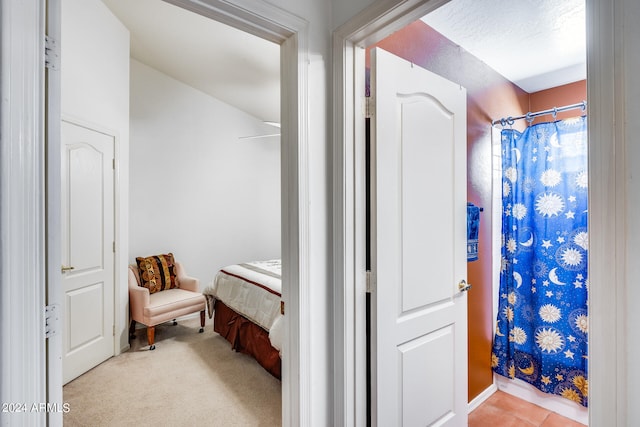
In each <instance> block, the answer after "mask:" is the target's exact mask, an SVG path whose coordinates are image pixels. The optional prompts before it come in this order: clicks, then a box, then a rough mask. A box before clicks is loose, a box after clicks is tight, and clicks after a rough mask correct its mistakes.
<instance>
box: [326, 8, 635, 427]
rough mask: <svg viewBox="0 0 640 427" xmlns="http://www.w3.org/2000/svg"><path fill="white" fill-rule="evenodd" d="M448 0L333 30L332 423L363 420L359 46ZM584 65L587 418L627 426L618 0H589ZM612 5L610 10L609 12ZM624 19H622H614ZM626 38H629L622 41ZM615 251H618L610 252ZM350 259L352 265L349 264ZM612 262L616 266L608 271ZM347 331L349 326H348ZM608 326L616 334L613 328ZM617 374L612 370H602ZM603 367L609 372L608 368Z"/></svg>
mask: <svg viewBox="0 0 640 427" xmlns="http://www.w3.org/2000/svg"><path fill="white" fill-rule="evenodd" d="M445 2H446V1H442V0H421V1H418V0H416V1H401V0H379V1H378V2H376V3H375V4H373V5H372V6H371V7H369V8H368V9H366V10H364V11H363V12H361V13H360V14H358V15H357V16H356V17H355V18H353V19H351V20H350V21H349V22H347V23H346V24H345V25H344V26H342V27H340V28H338V29H337V30H336V31H335V32H334V35H333V37H334V40H333V60H334V84H335V86H334V100H333V107H334V115H333V120H334V135H333V137H334V144H333V147H334V158H333V162H334V186H333V191H334V198H333V200H334V211H333V219H334V227H335V229H334V261H333V262H334V298H335V306H334V315H335V318H334V322H335V324H334V335H335V341H334V356H335V365H334V372H335V379H334V380H335V388H334V409H335V417H334V421H335V424H336V425H363V424H362V423H363V422H364V421H363V420H364V419H365V418H366V415H367V414H366V411H365V412H363V410H362V408H363V400H364V399H365V396H366V382H364V381H363V378H362V375H361V373H360V372H361V368H360V367H361V366H362V365H363V364H364V361H365V360H364V358H363V353H364V352H363V347H362V340H360V339H358V337H361V336H364V333H365V329H364V326H365V325H363V324H362V323H361V322H360V321H359V319H360V318H361V313H360V311H361V310H362V306H363V304H361V303H360V302H359V301H358V298H357V295H358V294H359V292H360V289H361V288H362V282H363V279H362V271H361V269H362V262H361V260H362V259H363V256H364V255H363V254H364V252H363V251H364V248H363V239H362V235H361V231H360V229H359V228H358V214H359V207H360V206H361V204H362V200H361V196H359V193H358V192H359V191H361V188H360V185H361V182H360V181H359V180H360V179H361V177H359V175H358V174H359V170H360V166H359V165H360V164H361V163H362V159H361V158H359V157H358V156H359V155H358V153H357V152H356V147H359V146H362V144H363V143H364V141H363V139H362V136H361V132H359V131H358V128H359V126H361V125H359V124H358V120H359V114H358V111H359V110H358V107H357V105H358V100H357V99H358V96H360V94H363V93H364V87H363V86H362V83H361V78H360V76H359V74H362V73H359V72H357V69H356V65H355V64H356V63H357V61H358V55H359V53H358V49H356V46H358V45H364V46H366V45H370V44H372V43H374V42H375V41H378V40H379V39H380V38H382V37H383V36H386V35H388V34H389V33H391V32H392V31H394V30H396V29H398V28H400V27H402V26H403V25H404V24H406V23H408V22H410V21H411V20H414V19H416V18H417V17H419V16H422V15H424V14H426V13H427V12H428V11H429V10H432V9H435V8H437V7H439V6H440V5H442V4H444V3H445ZM586 4H587V34H588V40H587V49H588V53H587V56H588V58H587V70H588V80H587V88H588V99H589V152H590V156H589V158H590V160H589V161H590V164H589V174H590V177H589V180H590V183H589V187H590V195H589V198H590V202H589V203H590V208H589V209H590V218H589V227H590V231H589V233H590V238H591V239H590V240H591V242H592V243H591V244H590V261H589V270H590V271H589V278H590V283H591V288H590V292H591V298H590V301H591V303H590V304H591V305H590V335H591V337H590V344H591V345H590V361H591V362H592V366H591V367H590V382H591V387H590V389H591V394H590V413H589V417H590V424H591V425H625V424H626V421H627V420H626V415H625V414H626V410H627V409H626V386H627V382H626V378H625V367H626V365H625V363H626V359H625V349H626V342H625V340H624V337H625V335H624V334H625V333H626V328H625V327H624V323H623V318H624V316H625V313H626V312H625V310H624V307H625V305H624V295H625V290H626V282H625V280H626V277H624V274H625V273H624V272H625V271H626V260H625V257H624V252H623V250H624V247H625V243H626V240H625V239H626V236H625V228H624V227H625V224H624V214H625V203H624V201H625V199H624V194H625V193H624V192H625V187H624V185H623V184H622V183H624V179H625V173H626V171H625V165H624V163H623V156H622V155H618V156H617V157H616V153H624V148H625V147H624V145H625V141H624V123H623V120H618V121H615V120H614V117H620V118H622V117H624V115H623V113H624V103H623V101H624V98H623V96H622V88H621V85H620V84H618V82H620V81H621V78H622V75H621V74H620V71H618V74H616V70H619V69H621V68H622V65H623V64H621V62H623V60H622V59H621V57H620V56H614V51H615V48H616V46H617V45H616V41H617V42H618V43H619V42H620V39H621V37H622V34H623V31H624V28H623V27H622V26H621V25H618V26H617V27H616V26H615V22H616V21H617V20H620V19H621V17H622V16H624V13H623V10H622V7H620V4H622V0H616V1H614V2H613V5H612V3H611V2H609V1H600V0H586ZM614 12H615V16H614ZM620 22H621V21H620ZM631 43H632V42H631V41H630V42H629V44H631ZM616 255H617V256H616ZM352 266H353V267H352ZM607 266H616V268H607ZM352 329H353V330H352ZM611 331H616V332H615V333H611ZM611 369H613V371H614V372H615V374H614V375H610V374H607V372H611ZM605 370H606V371H605Z"/></svg>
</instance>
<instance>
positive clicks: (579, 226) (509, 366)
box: [491, 117, 589, 406]
mask: <svg viewBox="0 0 640 427" xmlns="http://www.w3.org/2000/svg"><path fill="white" fill-rule="evenodd" d="M501 137H502V262H501V270H500V292H499V295H498V298H499V303H498V316H497V323H496V333H495V336H494V342H493V353H492V355H491V357H492V368H493V370H494V371H495V372H496V373H498V374H500V375H503V376H505V377H508V378H519V379H521V380H523V381H526V382H528V383H530V384H532V385H534V386H535V387H537V388H538V389H540V390H541V391H543V392H546V393H551V394H557V395H560V396H563V397H565V398H568V399H570V400H573V401H575V402H577V403H579V404H581V405H584V406H587V398H588V394H589V392H588V388H589V387H588V379H587V343H588V313H587V291H588V286H589V282H588V278H587V252H588V249H589V241H588V233H587V183H588V180H587V119H586V117H579V118H575V119H568V120H562V121H557V122H553V123H540V124H536V125H533V126H530V127H528V128H527V129H526V130H525V131H524V132H522V133H521V132H519V131H517V130H514V129H504V130H503V131H502V134H501Z"/></svg>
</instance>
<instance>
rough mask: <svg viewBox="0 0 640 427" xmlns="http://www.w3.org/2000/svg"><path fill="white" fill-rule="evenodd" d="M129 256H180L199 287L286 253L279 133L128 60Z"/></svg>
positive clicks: (217, 101)
mask: <svg viewBox="0 0 640 427" xmlns="http://www.w3.org/2000/svg"><path fill="white" fill-rule="evenodd" d="M130 123H131V134H130V141H131V143H130V164H131V170H130V181H129V184H130V185H129V189H130V197H131V198H130V210H129V212H130V216H129V218H130V230H131V233H130V239H129V261H130V262H131V263H135V257H137V256H149V255H155V254H159V253H167V252H173V254H174V256H175V257H176V259H177V260H179V261H181V262H182V263H183V264H184V266H185V268H186V269H187V273H188V274H189V275H190V276H193V277H197V278H199V279H200V287H201V288H202V289H204V287H205V286H206V285H207V284H209V283H210V282H211V280H212V279H213V277H214V275H215V273H216V272H217V271H218V270H219V269H220V268H222V267H224V266H226V265H229V264H235V263H238V262H245V261H254V260H263V259H274V258H279V257H280V142H279V141H280V138H279V137H270V138H263V139H247V140H240V139H238V138H239V137H241V136H248V135H258V134H264V133H274V131H276V132H277V129H275V128H273V127H270V126H267V125H264V124H263V123H262V122H260V121H259V120H257V119H256V118H254V117H252V116H250V115H248V114H246V113H244V112H242V111H240V110H238V109H236V108H234V107H231V106H229V105H227V104H225V103H223V102H221V101H219V100H217V99H216V98H213V97H211V96H209V95H207V94H205V93H203V92H200V91H198V90H196V89H194V88H192V87H190V86H187V85H185V84H184V83H182V82H179V81H177V80H175V79H173V78H171V77H169V76H167V75H165V74H163V73H161V72H159V71H157V70H155V69H153V68H150V67H148V66H147V65H145V64H142V63H141V62H138V61H135V60H132V61H131V122H130Z"/></svg>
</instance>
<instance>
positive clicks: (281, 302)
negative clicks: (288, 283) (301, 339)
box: [280, 301, 284, 316]
mask: <svg viewBox="0 0 640 427" xmlns="http://www.w3.org/2000/svg"><path fill="white" fill-rule="evenodd" d="M280 314H282V315H283V316H284V301H280Z"/></svg>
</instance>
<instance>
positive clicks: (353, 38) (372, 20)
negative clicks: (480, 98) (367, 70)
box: [336, 2, 594, 413]
mask: <svg viewBox="0 0 640 427" xmlns="http://www.w3.org/2000/svg"><path fill="white" fill-rule="evenodd" d="M440 4H441V2H419V4H412V6H413V7H415V8H416V9H421V11H420V12H418V11H416V9H413V10H412V11H411V12H407V11H402V12H398V13H397V14H395V13H394V17H393V18H392V17H390V16H389V15H390V14H391V13H390V14H389V15H385V14H378V15H376V14H375V13H374V12H373V11H365V13H362V14H361V15H360V16H359V17H358V18H359V19H357V20H354V22H353V24H354V26H353V27H352V28H351V30H353V32H350V30H349V29H347V28H346V27H347V26H345V28H341V29H340V31H339V32H338V33H337V36H338V38H341V40H344V41H345V42H346V46H347V48H346V50H342V51H341V52H342V53H343V54H344V52H347V56H346V58H345V59H344V62H339V64H338V66H344V68H345V70H347V73H346V74H345V78H344V80H343V81H342V84H343V87H342V88H341V89H343V90H344V94H345V98H344V99H346V100H347V106H346V107H345V110H344V113H346V114H345V116H346V117H345V119H344V120H345V121H344V122H340V119H339V118H337V121H338V126H344V128H342V129H343V130H345V129H349V130H350V132H352V133H353V135H354V138H353V139H349V138H347V139H346V143H345V144H346V146H345V147H344V151H345V153H347V154H346V156H345V158H344V159H343V160H344V161H345V162H348V161H350V160H351V159H352V158H353V159H354V162H353V164H352V167H353V169H348V170H350V171H353V172H354V173H355V177H354V178H353V179H351V178H348V177H346V176H345V177H343V179H344V180H345V185H346V187H347V188H350V185H353V188H355V189H356V192H357V191H358V190H357V189H359V188H365V186H366V185H365V182H364V181H363V180H361V178H360V177H361V176H362V175H363V174H364V166H363V165H364V164H366V163H365V162H364V161H363V159H364V157H365V156H364V153H363V150H362V149H360V148H359V147H358V145H359V144H362V146H364V144H363V143H362V141H363V140H364V134H365V130H364V129H362V128H360V126H362V125H359V124H358V113H359V112H360V111H364V110H365V108H364V107H363V106H362V104H363V102H364V101H363V100H362V99H358V97H357V96H355V97H350V96H349V95H348V93H350V92H349V91H351V90H354V89H353V88H355V90H354V92H355V93H356V94H358V93H364V92H365V91H366V90H365V87H366V78H365V77H364V76H363V75H359V73H358V72H356V73H355V74H354V77H353V78H352V77H350V76H351V74H350V69H351V68H350V67H354V68H355V69H363V68H364V64H365V58H364V57H365V55H364V50H363V49H364V48H365V47H368V46H371V45H373V44H375V43H383V40H384V39H385V37H386V36H388V35H389V34H393V35H394V36H395V35H396V34H395V33H396V32H398V31H403V30H402V29H403V28H404V27H405V26H409V27H411V26H412V25H414V21H412V19H411V18H410V17H409V16H411V17H413V18H414V19H415V18H419V17H420V16H424V15H426V14H427V13H428V12H430V11H431V10H435V9H436V8H437V7H438V6H439V5H440ZM366 12H371V14H370V15H367V13H366ZM364 23H367V24H364ZM356 28H357V29H356ZM365 28H366V30H365ZM391 38H393V36H392V37H391ZM407 44H410V45H414V46H418V45H419V44H418V43H416V38H413V39H412V40H411V43H407ZM398 45H399V43H397V41H396V46H398ZM455 47H456V48H457V49H461V48H460V47H459V46H455ZM351 49H352V50H351ZM416 49H419V48H418V47H416ZM389 50H390V51H392V49H389ZM340 61H342V59H340ZM412 62H416V63H418V61H413V60H412ZM456 66H461V65H460V64H459V63H457V64H456ZM473 71H474V72H476V71H478V69H477V68H473ZM477 77H478V79H479V80H482V79H484V78H485V77H486V76H485V75H484V74H482V72H478V75H477ZM462 84H463V85H464V83H462ZM470 86H471V87H472V89H473V84H472V85H470ZM585 87H586V85H585ZM513 102H515V103H516V104H517V103H519V102H520V101H518V100H517V97H516V99H515V100H513ZM473 104H475V102H472V106H476V107H477V106H478V105H477V104H475V105H473ZM521 105H522V107H523V108H524V110H525V111H524V112H525V113H526V111H528V102H527V101H526V100H525V99H522V104H521ZM352 108H353V109H352ZM478 110H479V111H472V112H470V114H472V115H475V117H471V118H470V120H473V119H476V120H478V121H482V120H483V125H482V126H483V127H484V129H483V130H481V131H479V130H478V128H477V127H476V128H473V130H470V132H482V133H485V134H486V135H485V141H486V142H485V144H486V146H485V147H484V148H486V150H484V156H485V157H486V158H485V159H484V160H485V161H484V164H485V166H486V169H487V172H488V179H487V180H486V182H487V183H488V186H489V191H488V192H487V194H486V200H488V203H487V205H486V208H485V215H484V216H483V220H484V219H485V218H486V217H490V215H491V213H490V206H491V188H490V187H491V171H490V169H491V137H490V134H491V130H490V129H491V127H490V123H491V120H492V119H493V118H494V117H493V116H492V115H490V114H488V112H487V109H485V110H482V109H481V108H478ZM339 113H340V112H338V113H337V114H338V115H339ZM483 116H484V117H483ZM351 119H354V121H353V122H351V121H350V120H351ZM362 127H364V126H362ZM475 136H477V135H475ZM354 141H355V145H354V146H350V145H349V144H350V143H352V142H354ZM473 154H475V155H477V154H478V153H477V152H475V153H473V152H471V151H470V155H473ZM351 156H353V157H351ZM478 164H479V163H476V165H478ZM347 165H349V163H347ZM474 172H477V170H475V171H470V174H473V173H474ZM360 194H363V193H360ZM365 199H366V197H364V196H360V197H356V198H355V200H354V201H353V204H352V205H349V207H350V208H351V209H352V210H349V209H347V210H346V212H348V213H349V214H352V215H353V217H350V216H347V217H346V218H345V220H346V222H345V226H346V227H350V223H349V221H351V218H356V219H355V220H354V223H353V230H354V232H355V238H354V242H355V245H356V249H355V250H354V259H355V260H356V270H357V269H359V268H362V270H365V266H366V264H367V263H366V260H365V258H366V257H365V256H364V255H363V256H362V258H361V257H360V256H359V255H358V249H357V245H358V244H359V242H365V241H366V228H365V227H362V228H361V227H360V226H359V225H358V224H357V223H358V219H357V218H362V217H363V216H364V213H363V212H365V210H364V206H363V205H364V204H365V203H364V202H363V200H365ZM488 224H489V225H490V224H491V219H490V218H489V219H488ZM489 229H490V228H489ZM490 239H491V237H490V233H489V236H488V240H490ZM487 257H488V258H490V257H491V254H490V253H489V255H488V256H487ZM487 271H488V272H487V276H489V277H487V278H486V282H487V283H488V284H489V288H490V289H491V284H492V281H491V277H490V275H491V273H490V271H491V268H490V267H489V268H488V270H487ZM345 284H349V285H347V286H346V287H345V298H351V301H353V306H354V307H355V315H354V319H355V322H356V328H357V329H358V330H362V331H365V330H366V327H367V325H368V321H367V319H366V317H365V315H364V314H363V315H359V314H358V313H366V309H365V306H366V303H365V302H364V301H363V302H361V301H360V300H359V298H360V297H359V294H360V293H361V292H364V289H365V288H366V279H365V276H364V275H360V274H358V273H357V272H356V274H354V276H353V277H351V278H350V277H348V276H345ZM350 285H352V286H350ZM491 294H492V291H489V298H487V299H486V300H483V302H482V304H484V305H485V306H486V307H492V306H493V298H492V297H491ZM489 312H490V315H489V318H491V317H493V313H492V310H491V309H489ZM494 321H495V320H491V322H490V326H489V329H490V330H492V329H493V322H494ZM591 321H592V322H593V321H594V319H591ZM358 325H360V326H358ZM336 329H339V326H337V328H336ZM489 335H491V333H490V334H489ZM489 342H490V338H489ZM361 346H362V347H361ZM359 348H366V343H362V342H361V341H359V340H358V338H356V339H355V340H354V349H353V351H354V353H355V354H358V353H359V350H358V349H359ZM488 354H490V348H489V351H488ZM486 372H488V377H489V381H490V382H492V380H491V376H492V375H491V369H490V368H489V369H486ZM366 374H367V373H366V371H365V370H364V369H361V368H360V366H357V365H356V366H354V367H353V375H354V378H355V381H354V383H355V385H354V387H357V386H358V384H360V385H362V384H364V382H365V378H366ZM470 375H471V373H470ZM359 381H360V382H359ZM363 389H365V387H364V386H363ZM363 395H364V392H363ZM470 400H471V399H470ZM363 413H364V412H363Z"/></svg>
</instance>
